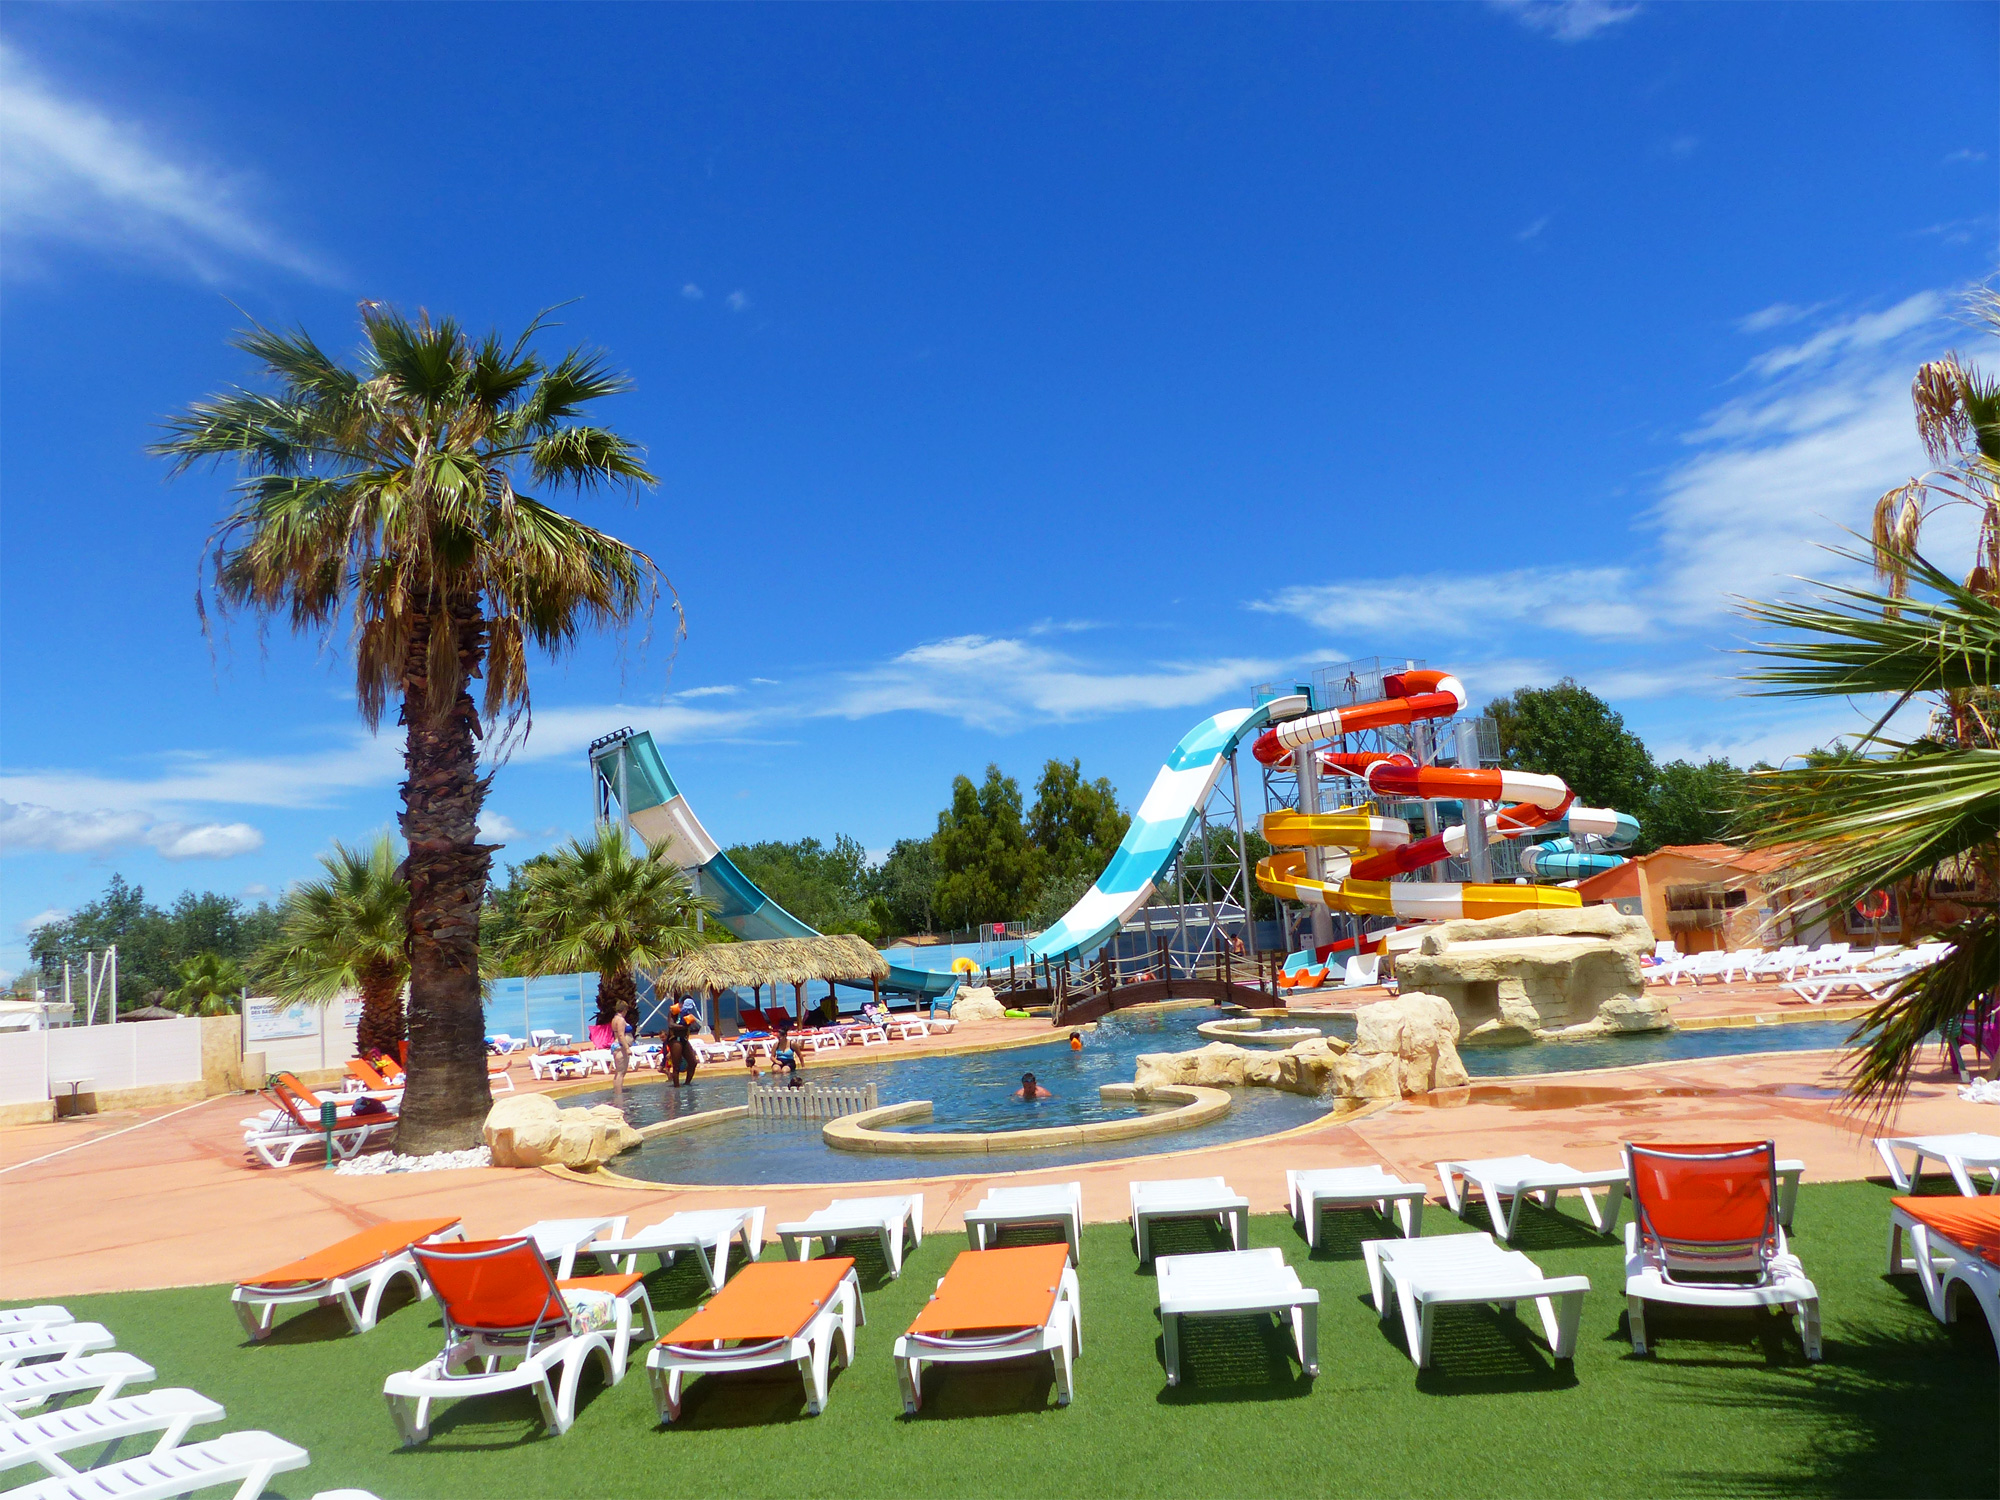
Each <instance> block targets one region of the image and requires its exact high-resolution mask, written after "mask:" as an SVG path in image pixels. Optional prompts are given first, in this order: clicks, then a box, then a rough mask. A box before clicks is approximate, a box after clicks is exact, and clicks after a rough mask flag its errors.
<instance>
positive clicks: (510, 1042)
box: [486, 1031, 533, 1057]
mask: <svg viewBox="0 0 2000 1500" xmlns="http://www.w3.org/2000/svg"><path fill="white" fill-rule="evenodd" d="M486 1045H487V1046H488V1047H491V1048H492V1049H493V1051H494V1052H495V1054H497V1055H498V1056H501V1057H505V1056H506V1055H507V1054H508V1053H510V1052H526V1051H527V1050H528V1048H529V1047H530V1046H532V1045H533V1043H531V1042H524V1041H522V1040H521V1039H520V1038H519V1037H512V1036H509V1035H507V1033H506V1032H504V1031H496V1032H494V1033H493V1035H491V1036H489V1037H488V1038H487V1039H486Z"/></svg>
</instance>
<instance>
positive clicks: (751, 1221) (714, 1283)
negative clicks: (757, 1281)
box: [588, 1204, 764, 1292]
mask: <svg viewBox="0 0 2000 1500" xmlns="http://www.w3.org/2000/svg"><path fill="white" fill-rule="evenodd" d="M737 1239H740V1240H741V1241H742V1242H743V1249H744V1252H745V1253H746V1254H747V1255H748V1256H749V1257H750V1259H752V1260H755V1259H756V1258H757V1257H758V1256H759V1255H760V1254H762V1253H763V1250H764V1208H763V1205H762V1204H759V1205H758V1206H757V1207H755V1208H695V1209H686V1210H683V1211H682V1212H680V1213H677V1214H672V1215H669V1216H668V1217H667V1218H664V1219H662V1220H660V1222H659V1223H657V1224H648V1225H647V1226H646V1227H645V1228H644V1229H642V1230H640V1231H639V1232H638V1233H637V1234H634V1235H624V1234H623V1233H622V1231H621V1233H620V1235H619V1237H617V1238H605V1239H596V1240H592V1241H591V1242H590V1244H589V1246H588V1248H589V1250H590V1253H591V1254H593V1255H595V1256H597V1257H599V1258H600V1259H603V1258H606V1257H609V1258H610V1259H612V1260H619V1259H621V1258H622V1260H623V1262H624V1263H623V1264H622V1265H621V1266H619V1270H621V1271H625V1272H627V1273H629V1272H632V1271H636V1270H638V1269H639V1257H640V1256H642V1255H652V1256H657V1257H658V1258H659V1263H660V1268H661V1269H662V1270H665V1269H666V1268H667V1267H668V1266H670V1265H672V1264H673V1263H674V1257H675V1256H676V1255H678V1254H680V1253H681V1252H682V1251H683V1250H686V1251H690V1252H692V1253H693V1255H694V1258H695V1259H696V1260H697V1261H699V1262H700V1264H701V1274H702V1275H703V1276H706V1277H707V1278H708V1289H709V1290H710V1291H712V1292H713V1291H719V1290H721V1287H722V1283H723V1282H724V1281H725V1280H727V1279H728V1276H729V1244H730V1241H732V1240H737Z"/></svg>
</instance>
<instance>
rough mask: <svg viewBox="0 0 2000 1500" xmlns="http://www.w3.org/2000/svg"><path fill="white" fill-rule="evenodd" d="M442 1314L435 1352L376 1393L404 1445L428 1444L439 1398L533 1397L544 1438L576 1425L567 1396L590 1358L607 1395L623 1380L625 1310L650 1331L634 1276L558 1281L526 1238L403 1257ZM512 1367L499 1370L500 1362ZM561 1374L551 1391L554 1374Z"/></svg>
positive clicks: (432, 1248)
mask: <svg viewBox="0 0 2000 1500" xmlns="http://www.w3.org/2000/svg"><path fill="white" fill-rule="evenodd" d="M410 1253H411V1254H412V1255H414V1256H415V1257H416V1259H417V1263H418V1265H419V1266H421V1267H422V1269H423V1273H424V1276H425V1278H426V1279H427V1280H428V1281H429V1282H430V1284H431V1286H432V1288H433V1289H434V1290H435V1291H436V1292H437V1299H438V1305H439V1306H440V1307H441V1308H442V1309H443V1310H444V1352H443V1353H442V1354H440V1355H439V1356H438V1357H437V1358H436V1359H434V1360H432V1361H431V1362H430V1363H429V1364H426V1365H421V1366H419V1367H418V1368H417V1369H414V1370H404V1371H401V1372H399V1373H397V1374H394V1375H391V1376H390V1377H389V1378H388V1379H387V1380H385V1381H384V1382H383V1383H382V1395H383V1397H384V1398H385V1399H386V1400H387V1401H388V1403H389V1415H390V1416H391V1417H393V1418H394V1419H395V1422H396V1430H397V1431H398V1432H399V1433H401V1435H402V1438H403V1445H404V1446H405V1447H409V1446H412V1445H414V1444H417V1443H421V1442H423V1441H425V1440H426V1439H427V1438H428V1437H429V1436H430V1431H431V1428H430V1411H431V1403H432V1402H433V1401H436V1400H438V1399H439V1398H456V1397H461V1396H486V1395H492V1394H494V1393H496V1392H499V1391H518V1390H524V1389H525V1390H532V1391H533V1392H534V1393H535V1397H536V1399H537V1400H538V1401H539V1402H540V1403H541V1407H542V1420H543V1421H544V1422H545V1423H546V1424H547V1426H548V1429H549V1434H550V1436H552V1437H560V1436H561V1435H562V1434H563V1433H565V1432H567V1431H569V1428H570V1424H571V1423H573V1422H574V1421H575V1420H576V1390H577V1386H578V1384H579V1383H580V1382H581V1380H582V1378H583V1370H584V1366H585V1365H586V1364H587V1363H589V1360H590V1358H591V1356H592V1355H595V1356H597V1358H598V1360H599V1361H600V1362H601V1363H602V1365H603V1367H604V1379H605V1383H606V1384H607V1385H616V1384H617V1383H618V1382H619V1381H620V1380H621V1379H623V1378H624V1375H625V1354H626V1350H627V1348H628V1347H629V1345H630V1342H631V1337H632V1314H633V1311H634V1309H637V1310H639V1311H641V1312H643V1313H644V1315H645V1319H646V1332H647V1333H648V1334H651V1333H652V1332H653V1331H654V1329H653V1304H652V1301H651V1299H650V1298H648V1297H647V1295H646V1286H645V1281H644V1280H643V1278H641V1277H638V1276H580V1277H576V1278H573V1279H564V1280H561V1281H558V1280H556V1279H555V1278H553V1277H551V1276H550V1275H549V1266H548V1262H547V1261H546V1260H545V1259H544V1258H543V1256H542V1252H541V1250H540V1248H539V1247H538V1246H537V1245H536V1243H535V1241H534V1240H533V1239H532V1238H530V1237H528V1236H525V1235H523V1236H515V1237H513V1238H509V1239H504V1240H466V1241H464V1242H463V1243H460V1244H455V1245H449V1244H430V1245H418V1246H415V1247H413V1248H412V1250H411V1252H410ZM507 1360H512V1361H514V1363H513V1364H512V1365H511V1366H509V1367H507V1368H504V1369H503V1368H502V1367H501V1366H502V1364H503V1362H504V1361H507ZM557 1370H560V1372H561V1382H562V1383H561V1387H560V1389H558V1387H557V1385H556V1382H555V1380H554V1378H553V1375H554V1372H556V1371H557Z"/></svg>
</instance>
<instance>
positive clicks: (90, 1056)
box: [43, 1016, 201, 1098]
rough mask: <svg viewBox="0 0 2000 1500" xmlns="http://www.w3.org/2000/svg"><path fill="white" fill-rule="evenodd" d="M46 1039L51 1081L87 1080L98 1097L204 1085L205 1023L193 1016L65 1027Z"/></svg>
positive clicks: (51, 1033)
mask: <svg viewBox="0 0 2000 1500" xmlns="http://www.w3.org/2000/svg"><path fill="white" fill-rule="evenodd" d="M43 1035H45V1036H46V1037H47V1038H48V1049H49V1054H48V1055H49V1063H48V1068H49V1076H50V1077H51V1078H59V1079H60V1078H88V1079H90V1080H92V1082H93V1083H94V1085H95V1087H96V1090H97V1091H98V1092H99V1093H102V1092H104V1091H106V1090H109V1089H136V1088H144V1087H148V1086H150V1085H153V1084H162V1083H199V1082H200V1081H201V1022H200V1021H198V1020H196V1019H195V1018H194V1017H193V1016H186V1017H183V1018H181V1019H180V1020H176V1021H133V1022H131V1023H129V1024H126V1025H118V1026H67V1027H63V1028H60V1029H58V1030H55V1031H49V1032H45V1033H43ZM43 1097H44V1098H46V1097H47V1095H46V1094H44V1095H43Z"/></svg>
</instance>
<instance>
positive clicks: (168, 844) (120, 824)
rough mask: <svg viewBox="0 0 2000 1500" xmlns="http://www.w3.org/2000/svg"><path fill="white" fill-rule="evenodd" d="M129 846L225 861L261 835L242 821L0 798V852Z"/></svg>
mask: <svg viewBox="0 0 2000 1500" xmlns="http://www.w3.org/2000/svg"><path fill="white" fill-rule="evenodd" d="M135 845H145V846H149V847H151V848H152V849H154V850H156V851H158V852H159V853H160V854H161V855H163V856H165V857H166V858H168V859H230V858H233V857H234V856H236V855H238V854H248V853H250V852H251V851H252V850H255V849H261V848H262V847H263V845H264V835H263V834H262V833H260V832H259V831H258V830H257V829H255V828H253V827H251V825H250V824H248V823H182V822H174V821H162V820H159V819H156V818H154V817H152V816H151V815H150V814H148V813H144V812H138V811H132V810H122V811H121V810H114V809H109V808H90V809H84V810H81V811H64V810H62V809H58V808H53V807H45V806H41V805H38V804H36V803H27V802H6V801H0V852H6V853H15V852H26V851H28V850H44V851H47V852H49V853H54V854H96V853H100V852H103V851H105V850H110V849H120V848H127V847H131V846H135Z"/></svg>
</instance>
